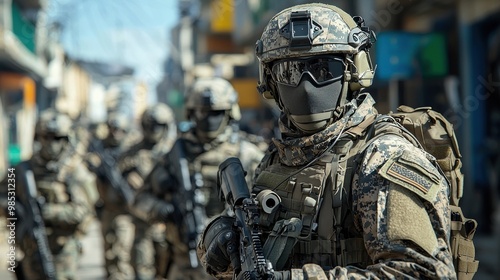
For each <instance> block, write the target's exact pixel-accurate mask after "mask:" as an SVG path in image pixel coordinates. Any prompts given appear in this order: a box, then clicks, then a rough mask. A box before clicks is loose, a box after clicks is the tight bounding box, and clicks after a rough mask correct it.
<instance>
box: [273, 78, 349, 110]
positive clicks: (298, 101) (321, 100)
mask: <svg viewBox="0 0 500 280" xmlns="http://www.w3.org/2000/svg"><path fill="white" fill-rule="evenodd" d="M277 85H278V91H279V95H280V99H281V101H282V102H283V106H284V107H285V108H286V110H287V114H289V115H294V116H295V115H312V114H317V113H324V112H331V111H334V110H335V108H336V107H337V106H338V104H339V98H340V95H341V92H342V80H337V81H334V82H333V83H330V84H327V85H323V86H318V85H317V84H316V83H315V82H314V80H313V79H312V78H311V77H310V76H309V75H308V74H305V75H303V76H302V79H301V81H300V83H299V84H298V85H297V86H296V87H293V86H288V85H283V84H280V83H277Z"/></svg>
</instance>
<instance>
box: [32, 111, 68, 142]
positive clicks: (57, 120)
mask: <svg viewBox="0 0 500 280" xmlns="http://www.w3.org/2000/svg"><path fill="white" fill-rule="evenodd" d="M71 126H72V121H71V118H70V117H69V116H68V115H66V114H63V113H60V112H57V111H55V110H54V109H47V110H45V111H43V112H42V113H41V114H40V117H39V119H38V121H37V124H36V127H35V135H36V136H37V137H40V136H44V135H47V134H54V135H55V136H56V137H67V136H69V134H70V132H71Z"/></svg>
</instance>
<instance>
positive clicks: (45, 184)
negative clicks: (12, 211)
mask: <svg viewBox="0 0 500 280" xmlns="http://www.w3.org/2000/svg"><path fill="white" fill-rule="evenodd" d="M71 131H72V121H71V119H70V118H69V117H68V116H67V115H64V114H61V113H58V112H56V111H54V110H52V109H49V110H46V111H44V112H42V113H41V115H40V118H39V120H38V122H37V124H36V128H35V144H37V145H39V146H38V147H36V148H35V151H34V155H33V157H32V158H31V159H30V160H29V161H26V162H23V163H21V164H20V165H19V166H18V167H16V171H18V172H21V171H22V172H24V173H27V172H30V173H31V171H32V174H33V175H34V180H35V185H36V195H37V196H38V199H37V201H38V204H39V207H40V209H41V211H40V213H41V216H42V218H43V222H44V224H45V227H46V234H47V238H48V244H49V248H50V252H51V254H52V255H53V261H54V265H55V270H56V275H57V277H56V279H77V275H76V271H77V265H78V257H79V255H80V253H81V250H82V248H81V244H80V241H79V238H81V236H82V234H84V233H85V232H86V229H87V226H88V223H89V222H90V221H91V220H92V219H93V217H94V204H95V203H96V201H97V191H96V190H95V177H94V176H93V175H92V174H91V173H90V172H89V171H88V170H87V169H86V167H85V164H84V162H83V160H82V158H81V156H80V155H79V154H77V153H76V152H75V148H74V145H73V143H74V141H75V139H72V138H73V135H72V134H71ZM26 176H27V175H26V174H16V177H17V178H26ZM28 182H29V179H28ZM25 183H26V181H25ZM23 190H25V189H24V188H18V191H23ZM19 195H20V197H26V196H27V195H28V194H26V193H20V194H19ZM31 206H32V205H31ZM23 207H30V206H29V205H26V204H25V205H23ZM21 212H28V211H21ZM30 219H35V218H33V217H20V219H19V222H20V223H21V224H22V223H23V221H26V222H28V221H29V220H30ZM30 231H35V230H34V229H29V228H28V229H26V232H25V233H26V234H22V235H20V236H18V237H17V238H19V239H20V240H19V242H18V244H20V247H21V249H22V251H23V252H24V259H23V260H22V263H21V264H22V270H23V274H24V277H25V278H26V279H46V277H47V276H46V274H44V272H43V270H44V268H43V266H44V264H43V263H40V258H38V257H36V256H37V254H38V253H40V252H39V251H40V250H42V249H40V248H38V246H39V245H38V244H40V243H39V242H38V241H34V240H33V239H32V238H30V237H31V236H32V234H27V233H30ZM42 253H43V252H42Z"/></svg>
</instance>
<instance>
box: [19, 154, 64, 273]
mask: <svg viewBox="0 0 500 280" xmlns="http://www.w3.org/2000/svg"><path fill="white" fill-rule="evenodd" d="M16 169H17V170H16V173H17V174H20V178H19V179H20V183H21V184H19V185H18V186H21V188H22V191H21V195H20V198H21V202H22V204H23V205H24V206H25V207H24V208H25V211H26V217H21V218H23V220H25V221H23V222H26V221H27V220H28V219H29V220H31V222H32V225H31V230H28V231H27V232H28V234H31V238H32V239H33V240H34V241H35V243H36V246H37V250H36V251H35V256H33V257H34V258H35V259H38V260H39V261H40V263H41V266H42V271H43V274H44V275H43V276H44V277H43V278H44V279H50V280H52V279H56V268H55V265H54V258H53V256H52V252H51V251H50V247H49V240H48V239H47V235H46V230H45V223H44V222H43V217H42V214H41V213H40V202H39V198H38V195H37V191H36V185H35V177H34V175H33V171H32V170H31V168H29V166H28V163H27V162H23V163H21V164H19V165H18V166H17V168H16Z"/></svg>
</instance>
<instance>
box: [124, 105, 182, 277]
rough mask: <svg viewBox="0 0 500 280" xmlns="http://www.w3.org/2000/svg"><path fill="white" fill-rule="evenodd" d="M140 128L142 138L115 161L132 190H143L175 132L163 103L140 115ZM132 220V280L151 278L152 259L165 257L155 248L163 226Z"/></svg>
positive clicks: (152, 275)
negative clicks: (133, 228) (146, 180)
mask: <svg viewBox="0 0 500 280" xmlns="http://www.w3.org/2000/svg"><path fill="white" fill-rule="evenodd" d="M141 126H142V133H143V139H142V140H141V141H140V142H139V143H137V144H136V145H134V146H132V147H131V148H130V149H129V150H128V151H127V152H126V153H125V154H124V155H123V156H122V158H121V159H120V162H119V168H120V170H121V172H122V173H123V175H124V177H125V178H126V180H127V182H128V183H129V184H130V186H132V188H133V189H134V190H135V191H138V190H140V189H141V188H142V187H143V185H144V180H145V178H146V176H147V175H148V174H149V173H150V172H151V170H152V169H153V166H154V164H155V163H156V162H157V161H158V160H160V159H161V158H162V157H163V156H164V155H165V154H166V153H167V152H168V151H169V150H170V148H171V147H172V144H173V142H174V140H175V137H176V131H177V128H176V124H175V118H174V114H173V112H172V110H171V109H170V107H168V106H167V105H166V104H163V103H158V104H155V105H152V106H149V107H148V108H146V110H145V111H144V112H143V114H142V116H141ZM132 217H133V223H134V225H135V232H134V238H133V245H132V251H131V253H132V256H131V257H132V267H133V268H134V271H135V279H154V277H155V275H156V270H157V268H156V267H155V256H156V255H161V254H165V250H167V249H166V247H165V246H163V247H162V246H155V245H158V244H161V245H165V241H164V236H165V233H164V227H163V226H162V225H158V224H154V225H150V224H148V223H146V222H144V221H143V220H141V219H139V218H137V217H134V216H133V215H132ZM156 249H157V251H156V252H155V250H156Z"/></svg>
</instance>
